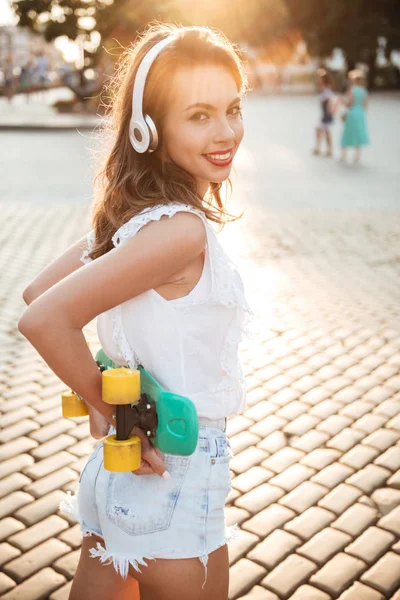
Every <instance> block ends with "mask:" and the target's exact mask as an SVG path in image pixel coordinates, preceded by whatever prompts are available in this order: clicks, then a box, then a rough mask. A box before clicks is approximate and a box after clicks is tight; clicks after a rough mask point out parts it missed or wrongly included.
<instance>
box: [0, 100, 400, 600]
mask: <svg viewBox="0 0 400 600" xmlns="http://www.w3.org/2000/svg"><path fill="white" fill-rule="evenodd" d="M374 102H375V103H374ZM263 103H264V104H263ZM371 104H372V106H371V113H372V114H375V115H376V118H377V120H378V121H379V119H381V120H380V121H379V122H378V124H377V123H375V124H371V126H373V127H375V131H377V130H378V128H379V127H378V125H379V123H381V125H382V127H383V126H384V123H385V122H387V120H388V118H389V117H388V115H389V116H390V114H394V112H393V111H394V109H396V110H398V100H397V99H395V98H394V99H392V100H391V101H390V102H389V101H388V102H387V104H385V101H384V102H383V105H384V108H385V111H383V112H381V114H380V113H379V110H378V108H379V106H382V105H380V104H379V105H378V101H377V100H375V101H373V102H372V103H371ZM265 108H267V109H268V110H267V111H265V110H264V109H265ZM295 108H296V110H297V113H296V118H297V119H298V120H299V122H300V123H302V122H303V121H306V120H307V119H310V117H311V116H312V110H313V105H312V101H311V99H294V98H290V99H279V100H278V99H261V98H254V99H252V100H251V101H250V102H249V107H248V113H249V130H250V136H249V141H248V142H246V143H245V146H244V148H243V151H242V152H241V156H240V157H239V159H240V160H239V166H238V171H239V175H240V177H241V178H242V183H241V184H240V186H239V189H238V191H237V194H236V200H235V202H236V204H235V206H234V209H232V210H234V211H235V210H236V208H240V207H246V208H247V209H248V211H247V213H246V215H245V217H244V219H243V220H242V221H241V222H240V223H237V224H236V223H235V224H233V225H230V226H228V227H227V228H226V230H225V231H224V232H223V233H222V236H223V238H224V243H225V245H226V247H227V250H228V253H230V255H231V256H232V257H233V258H234V259H235V260H236V261H237V262H238V263H239V266H240V268H241V271H242V273H243V276H244V279H245V284H246V287H247V289H248V296H249V300H250V302H251V304H252V306H253V309H254V311H255V313H256V319H255V326H254V328H253V330H254V333H253V337H252V338H249V339H248V340H246V342H245V343H244V344H243V346H242V350H241V354H242V360H243V364H244V368H245V371H246V376H247V383H248V390H249V391H248V399H247V409H246V411H245V412H244V413H243V414H242V415H240V416H235V417H232V418H230V419H229V422H228V434H229V437H230V440H231V443H232V447H233V450H234V457H233V459H232V461H231V470H232V486H233V487H232V492H231V493H230V496H229V498H228V506H227V509H226V518H227V522H228V523H229V524H230V523H234V522H238V523H239V524H240V525H241V529H242V535H241V536H240V537H239V538H237V539H236V540H234V541H233V542H232V543H231V544H230V564H231V583H230V596H229V597H230V599H231V600H234V599H239V598H241V599H242V600H244V599H246V600H329V599H337V598H339V599H340V600H382V599H391V600H400V592H399V589H400V375H399V366H400V307H399V292H398V290H399V284H400V266H399V265H400V233H399V232H400V228H399V209H398V207H396V203H398V198H396V195H395V190H396V187H397V189H398V187H399V186H398V183H399V176H398V174H397V173H396V169H397V166H396V164H395V161H394V159H393V153H394V152H395V150H396V149H397V145H398V141H397V134H395V132H394V131H387V134H386V144H387V146H388V161H387V163H385V165H383V162H382V160H381V156H380V151H381V149H380V147H379V143H380V142H379V140H378V142H377V147H376V146H375V147H373V148H372V149H371V150H370V151H369V154H367V155H366V158H365V165H364V166H363V167H358V168H357V169H354V168H353V167H350V166H348V167H343V166H339V165H338V164H337V163H335V162H331V161H326V160H324V159H320V160H319V161H318V159H315V158H313V157H310V156H309V155H308V146H307V142H308V140H307V139H305V138H304V136H305V135H306V133H304V136H303V138H302V136H301V135H299V133H298V130H297V129H296V130H295V131H294V141H293V143H290V141H289V139H286V140H285V139H284V138H285V135H286V136H287V135H288V134H287V132H286V130H285V132H283V133H282V138H283V142H282V144H284V145H282V146H281V147H280V150H279V152H280V153H279V152H278V149H277V143H276V140H275V139H274V136H275V137H277V136H278V133H279V131H278V129H279V128H278V125H277V123H278V121H279V119H280V121H281V123H282V122H287V121H290V119H291V118H292V115H293V110H294V109H295ZM263 111H264V112H263ZM374 111H375V112H374ZM391 111H392V112H391ZM264 113H266V114H268V115H269V119H270V120H269V122H272V123H273V126H271V127H270V132H269V133H270V136H269V135H267V134H266V135H265V138H264V142H263V144H264V151H263V152H264V154H263V155H260V153H258V154H257V152H258V150H259V148H261V142H260V139H259V138H257V136H255V134H254V132H255V129H256V125H257V123H261V122H262V120H261V117H263V118H264V119H265V116H264ZM385 120H386V121H385ZM305 131H306V130H304V132H305ZM385 131H386V130H385ZM14 135H19V134H14ZM30 135H31V136H32V134H30ZM35 135H38V134H35ZM72 135H73V134H62V136H64V137H60V134H57V138H54V140H53V142H52V144H56V147H57V149H59V151H60V152H62V148H63V142H64V144H65V147H67V148H68V154H67V153H65V156H68V158H64V160H68V161H69V162H68V164H70V165H71V178H70V188H69V189H70V191H71V190H72V189H73V191H74V194H79V193H80V194H81V200H79V199H78V200H77V196H76V195H75V197H74V198H71V197H68V193H67V192H66V191H65V190H64V191H62V190H61V191H60V194H58V193H56V194H55V196H54V200H53V201H51V202H50V201H49V200H50V198H49V196H50V195H51V194H54V190H55V184H56V182H57V181H58V176H57V173H59V175H60V178H61V179H62V181H65V182H67V176H66V170H65V167H64V168H63V171H61V170H60V169H61V168H62V166H61V165H62V156H60V157H59V160H58V162H57V160H56V159H55V158H54V157H53V163H54V170H52V174H51V179H50V187H46V181H42V182H40V181H37V180H36V179H34V177H32V172H33V170H34V169H33V167H32V162H35V161H36V162H37V164H39V161H40V160H42V161H43V159H44V157H45V156H47V152H48V148H49V147H50V146H49V144H50V140H51V138H49V134H46V137H45V138H42V137H34V136H33V137H29V140H28V144H29V145H30V147H31V148H35V147H36V148H38V151H37V153H36V154H35V155H32V158H31V159H29V160H27V164H26V172H27V177H28V178H29V177H31V178H32V182H33V183H34V187H33V192H31V193H29V190H28V189H27V186H26V183H24V181H23V180H22V174H23V173H22V167H21V165H18V167H17V169H18V170H19V172H20V173H21V178H18V177H17V178H15V180H14V181H15V189H16V190H17V192H21V193H20V194H19V197H18V198H16V199H15V198H14V201H13V202H11V195H10V190H9V189H8V190H7V189H5V188H4V187H3V188H2V190H1V191H2V192H4V193H3V195H2V200H3V201H2V203H1V204H0V208H1V210H0V219H1V223H2V227H1V229H0V247H1V249H2V250H1V254H0V264H1V288H0V307H1V311H0V345H1V350H2V356H3V362H2V364H1V366H0V395H1V399H0V411H1V413H2V416H1V424H2V429H1V432H0V518H1V519H2V521H1V523H0V538H1V539H0V557H1V563H2V564H3V567H2V568H3V572H2V573H0V596H1V597H2V598H4V600H14V599H15V600H38V599H39V598H41V599H44V598H49V599H50V600H64V599H67V597H68V591H69V589H70V585H71V579H72V577H73V574H74V571H75V568H76V564H77V560H78V556H79V547H80V544H81V536H80V532H79V526H78V525H77V524H76V523H75V522H74V520H73V518H70V517H68V515H65V514H64V513H60V512H59V511H58V504H59V502H60V500H61V499H62V498H63V497H64V496H65V494H66V492H67V491H68V490H74V489H75V488H76V484H77V480H78V477H79V473H80V471H81V469H82V467H83V465H84V464H85V461H86V457H87V455H88V454H89V453H90V452H91V450H92V448H93V446H94V445H95V444H96V443H97V442H95V441H94V440H92V439H91V438H90V436H89V431H88V424H87V420H86V419H80V420H79V419H74V420H72V419H63V418H61V408H60V393H61V392H62V391H63V390H64V389H65V385H64V384H63V383H61V382H60V381H59V379H58V378H57V377H56V376H55V375H54V374H52V372H51V371H50V369H49V368H48V367H47V365H46V364H45V363H44V362H43V361H42V359H41V358H40V357H39V356H38V355H37V353H36V351H35V350H34V349H33V348H32V347H31V346H30V345H29V344H28V343H27V342H26V340H24V338H23V337H22V336H21V335H20V334H19V332H18V331H17V330H16V322H17V320H18V318H19V316H20V315H21V313H22V311H23V302H22V300H21V292H22V290H23V288H24V286H25V285H26V284H27V283H29V282H30V281H31V279H32V278H33V277H34V276H35V274H36V273H38V272H39V271H40V270H41V269H42V268H43V267H44V266H45V265H46V264H48V262H49V261H50V260H51V259H52V257H54V256H56V255H58V254H59V253H60V252H62V251H63V249H65V248H66V247H67V246H68V245H69V244H70V243H72V242H73V241H74V240H75V239H77V238H78V237H79V236H80V235H82V234H83V233H84V232H85V231H87V228H88V218H87V197H88V195H87V187H86V186H87V180H86V179H85V180H84V181H82V182H81V183H78V182H77V178H76V176H75V174H76V173H79V174H81V173H82V172H83V171H84V170H85V169H84V168H83V166H82V161H81V158H82V156H83V155H84V152H83V150H82V149H83V146H84V144H85V143H86V142H85V141H84V140H83V141H82V138H77V137H76V138H74V137H71V136H72ZM296 136H297V138H296ZM10 139H11V138H10ZM15 139H16V138H12V139H11V142H10V148H11V151H12V148H13V143H15ZM77 140H78V141H77ZM80 143H81V145H80ZM396 144H397V145H396ZM72 146H74V148H76V150H77V152H76V153H71V147H72ZM303 146H304V147H305V146H307V147H306V148H304V147H303ZM274 148H275V152H274ZM389 150H390V151H389ZM262 156H264V158H265V157H270V159H271V160H270V161H266V164H265V169H264V172H263V173H262V174H260V173H259V172H258V171H257V170H254V166H253V163H255V164H256V165H257V161H259V163H258V167H259V166H260V164H261V163H260V161H262ZM85 160H86V163H85V164H86V165H87V159H85ZM42 167H43V165H42ZM342 167H343V170H340V169H342ZM10 168H11V166H10ZM57 169H59V171H57ZM7 176H8V177H9V178H10V179H13V174H12V173H10V172H7ZM269 178H270V180H271V189H273V190H275V191H276V192H277V193H278V192H279V198H278V199H277V198H276V195H275V194H274V195H272V196H273V197H271V195H268V194H267V192H268V189H269V188H268V179H269ZM343 178H344V179H345V183H343ZM266 180H267V181H266ZM3 182H4V179H3ZM366 182H368V185H367V184H366ZM386 182H387V185H386ZM53 184H54V185H53ZM379 190H380V194H381V196H380V197H379V198H377V197H376V194H377V193H378V191H379ZM346 193H347V196H346ZM343 195H345V198H344V197H343ZM316 196H317V197H316ZM346 198H347V201H346ZM28 199H29V201H28ZM349 199H351V200H352V202H351V206H349ZM5 200H7V202H6V201H5ZM86 335H87V338H88V340H90V341H91V342H92V347H93V349H94V350H95V349H96V343H97V340H96V336H95V329H94V326H93V324H90V325H89V326H88V327H87V328H86Z"/></svg>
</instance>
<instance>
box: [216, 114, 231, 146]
mask: <svg viewBox="0 0 400 600" xmlns="http://www.w3.org/2000/svg"><path fill="white" fill-rule="evenodd" d="M234 139H235V132H234V130H233V129H232V127H231V125H230V123H229V121H228V119H226V118H224V119H221V120H219V121H218V124H217V126H216V129H215V132H214V142H225V141H233V140H234Z"/></svg>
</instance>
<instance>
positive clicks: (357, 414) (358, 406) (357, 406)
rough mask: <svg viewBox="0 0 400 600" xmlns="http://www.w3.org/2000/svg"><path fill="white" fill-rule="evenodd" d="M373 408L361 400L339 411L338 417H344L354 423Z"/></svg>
mask: <svg viewBox="0 0 400 600" xmlns="http://www.w3.org/2000/svg"><path fill="white" fill-rule="evenodd" d="M373 408H374V405H373V404H371V403H370V402H365V401H363V400H356V401H355V402H353V403H352V404H348V405H347V406H345V407H344V408H342V409H341V410H340V411H339V414H340V415H343V416H345V417H349V418H350V419H353V421H356V420H357V419H361V417H363V416H364V415H365V414H367V413H369V412H371V410H372V409H373Z"/></svg>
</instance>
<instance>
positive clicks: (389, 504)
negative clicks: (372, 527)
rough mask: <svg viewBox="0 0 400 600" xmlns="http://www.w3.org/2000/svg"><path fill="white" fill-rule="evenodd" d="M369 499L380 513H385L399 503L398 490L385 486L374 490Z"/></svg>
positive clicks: (399, 492) (399, 491)
mask: <svg viewBox="0 0 400 600" xmlns="http://www.w3.org/2000/svg"><path fill="white" fill-rule="evenodd" d="M371 499H372V500H373V501H374V502H375V503H376V504H377V505H378V506H379V510H380V512H381V515H387V514H388V513H390V512H391V511H392V510H393V509H394V508H396V506H399V505H400V490H393V489H390V488H387V487H384V488H381V489H378V490H375V492H374V493H373V494H372V495H371Z"/></svg>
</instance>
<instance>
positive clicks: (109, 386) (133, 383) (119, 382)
mask: <svg viewBox="0 0 400 600" xmlns="http://www.w3.org/2000/svg"><path fill="white" fill-rule="evenodd" d="M101 387H102V398H103V401H104V402H106V403H107V404H118V405H119V404H133V403H135V402H138V401H139V400H140V371H138V370H137V369H126V368H121V369H107V370H106V371H103V372H102V374H101Z"/></svg>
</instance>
